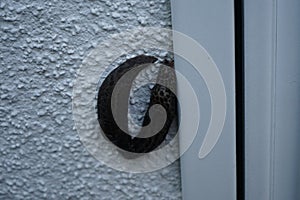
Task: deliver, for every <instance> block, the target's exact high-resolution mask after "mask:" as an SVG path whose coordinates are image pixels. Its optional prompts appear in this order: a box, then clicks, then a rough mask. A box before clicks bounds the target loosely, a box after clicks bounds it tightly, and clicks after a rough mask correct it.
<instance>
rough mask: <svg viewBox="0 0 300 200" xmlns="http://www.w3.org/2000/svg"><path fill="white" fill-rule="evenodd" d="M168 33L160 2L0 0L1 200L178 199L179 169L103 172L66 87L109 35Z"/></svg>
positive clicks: (167, 19) (167, 11) (166, 6)
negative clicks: (145, 30) (139, 29)
mask: <svg viewBox="0 0 300 200" xmlns="http://www.w3.org/2000/svg"><path fill="white" fill-rule="evenodd" d="M136 26H159V27H170V26H171V20H170V5H169V2H168V1H166V0H153V1H140V0H114V1H111V0H98V1H97V0H93V1H92V0H68V1H55V0H53V1H44V0H40V1H30V0H24V1H21V0H19V1H17V0H16V1H12V0H1V1H0V27H1V29H0V40H1V41H0V43H1V45H0V63H1V65H0V99H1V100H0V132H1V136H0V199H180V197H181V192H180V175H179V163H178V162H176V163H174V164H173V165H171V166H169V167H168V168H165V169H162V170H160V171H157V172H154V173H148V174H128V173H121V172H117V171H115V170H113V169H110V168H107V167H106V166H104V165H102V164H101V163H100V162H99V161H97V160H95V159H94V158H93V157H92V156H91V155H90V154H89V153H88V152H87V151H86V149H85V148H84V146H83V145H82V144H81V142H80V140H79V137H78V135H77V133H76V130H74V124H73V120H72V107H71V95H72V84H73V81H74V80H75V77H76V70H77V69H78V67H79V65H80V62H81V61H82V59H83V57H84V56H85V55H86V54H87V53H88V52H89V51H90V50H91V49H92V48H93V46H95V45H96V44H97V43H98V42H100V41H102V40H104V39H105V38H106V37H107V36H108V35H109V34H111V33H117V32H120V31H122V30H124V29H127V28H133V27H136Z"/></svg>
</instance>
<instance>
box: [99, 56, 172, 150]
mask: <svg viewBox="0 0 300 200" xmlns="http://www.w3.org/2000/svg"><path fill="white" fill-rule="evenodd" d="M157 60H158V59H157V58H155V57H153V56H145V55H140V56H137V57H135V58H132V59H129V60H127V61H126V62H124V63H123V64H121V65H120V66H119V67H117V68H116V69H114V70H113V71H112V72H111V73H110V74H109V75H108V76H107V77H106V79H105V80H104V81H103V83H102V85H101V86H100V89H99V92H98V100H97V109H98V110H97V112H98V113H97V114H98V121H99V124H100V126H101V129H102V131H103V134H104V136H105V138H107V139H108V140H109V141H110V142H112V143H113V144H114V145H116V146H117V147H118V148H120V149H121V150H123V151H127V152H131V153H149V152H151V151H153V150H155V149H157V148H158V147H159V146H160V145H161V144H162V143H163V141H164V140H165V138H166V135H167V134H168V131H169V128H170V126H171V124H172V122H173V121H174V120H177V98H176V94H174V93H173V92H172V91H171V90H170V89H169V88H168V87H165V86H162V85H159V84H156V85H154V87H153V88H152V89H151V93H150V95H151V96H150V102H149V105H148V107H147V109H146V114H145V116H144V118H143V123H142V124H143V126H146V125H148V124H149V123H151V120H150V117H149V109H150V108H151V106H153V105H155V104H159V105H161V106H163V108H164V109H165V111H166V113H167V119H166V122H165V124H164V125H163V128H162V129H161V130H160V131H159V132H158V133H157V134H155V135H153V136H150V137H147V138H142V137H139V135H137V136H136V137H132V136H131V135H129V134H127V133H126V132H124V131H123V130H121V129H120V127H119V126H118V125H117V123H116V121H115V119H114V117H113V112H112V109H111V102H112V95H113V90H114V88H115V86H116V84H117V82H118V81H119V80H120V79H121V77H122V76H123V75H124V74H125V73H126V72H128V71H129V70H131V69H133V68H135V67H138V66H140V65H143V64H149V63H155V62H156V61H157ZM162 64H164V65H166V66H169V67H172V68H174V64H173V62H168V61H163V63H162ZM157 79H159V80H160V82H161V83H164V85H170V86H172V87H173V88H176V76H175V73H171V74H170V73H166V72H165V71H164V70H161V69H160V70H159V72H158V76H157ZM126 81H128V83H129V84H130V83H132V81H133V80H126ZM173 91H174V90H173ZM128 93H129V91H128ZM128 95H129V94H128ZM117 101H128V99H117ZM120 114H123V115H126V116H127V114H128V113H120ZM127 132H128V131H127Z"/></svg>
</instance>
